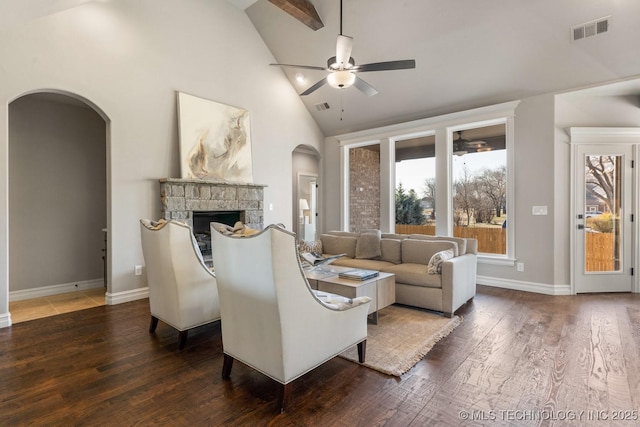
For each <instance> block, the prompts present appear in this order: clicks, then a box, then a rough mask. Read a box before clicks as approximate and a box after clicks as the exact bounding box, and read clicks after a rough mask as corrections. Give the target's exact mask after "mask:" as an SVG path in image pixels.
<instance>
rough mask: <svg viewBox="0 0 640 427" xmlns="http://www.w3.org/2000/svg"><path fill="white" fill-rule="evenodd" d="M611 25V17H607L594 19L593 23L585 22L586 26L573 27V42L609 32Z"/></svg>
mask: <svg viewBox="0 0 640 427" xmlns="http://www.w3.org/2000/svg"><path fill="white" fill-rule="evenodd" d="M610 25H611V16H605V17H604V18H600V19H594V20H593V21H589V22H585V23H584V24H580V25H575V26H573V27H571V41H576V40H580V39H584V38H587V37H591V36H597V35H598V34H602V33H606V32H608V31H609V27H610Z"/></svg>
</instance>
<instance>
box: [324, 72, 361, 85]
mask: <svg viewBox="0 0 640 427" xmlns="http://www.w3.org/2000/svg"><path fill="white" fill-rule="evenodd" d="M355 81H356V75H355V74H353V73H352V72H350V71H347V70H341V71H334V72H332V73H331V74H329V75H328V76H327V83H329V86H331V87H334V88H336V89H346V88H348V87H350V86H351V85H353V82H355Z"/></svg>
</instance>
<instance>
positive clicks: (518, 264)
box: [516, 262, 524, 271]
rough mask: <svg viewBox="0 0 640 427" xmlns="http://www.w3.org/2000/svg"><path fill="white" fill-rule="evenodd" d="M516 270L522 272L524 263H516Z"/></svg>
mask: <svg viewBox="0 0 640 427" xmlns="http://www.w3.org/2000/svg"><path fill="white" fill-rule="evenodd" d="M516 270H518V271H524V262H518V263H516Z"/></svg>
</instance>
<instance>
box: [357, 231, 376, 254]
mask: <svg viewBox="0 0 640 427" xmlns="http://www.w3.org/2000/svg"><path fill="white" fill-rule="evenodd" d="M380 255H382V252H381V250H380V231H379V230H374V232H367V233H362V234H360V236H359V237H358V241H357V242H356V258H359V259H372V258H379V257H380Z"/></svg>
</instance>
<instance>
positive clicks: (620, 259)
mask: <svg viewBox="0 0 640 427" xmlns="http://www.w3.org/2000/svg"><path fill="white" fill-rule="evenodd" d="M576 153H577V154H576V158H575V162H576V169H575V170H576V173H577V175H578V178H577V180H576V184H575V185H576V187H577V188H576V191H575V194H576V204H575V206H576V212H575V213H574V214H575V218H576V221H575V226H576V231H577V232H576V251H575V257H576V263H575V272H574V273H575V279H576V280H575V284H576V292H578V293H581V292H621V291H630V290H631V285H632V276H631V274H632V272H631V271H632V270H631V268H632V263H631V242H632V239H631V235H632V228H631V225H632V222H631V206H632V204H631V178H632V173H631V171H632V169H631V158H632V154H633V151H632V147H631V146H621V147H615V146H610V145H604V146H600V145H581V146H578V147H577V150H576Z"/></svg>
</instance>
